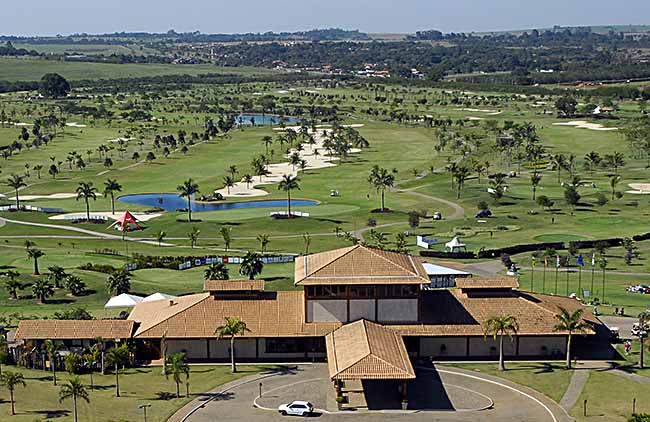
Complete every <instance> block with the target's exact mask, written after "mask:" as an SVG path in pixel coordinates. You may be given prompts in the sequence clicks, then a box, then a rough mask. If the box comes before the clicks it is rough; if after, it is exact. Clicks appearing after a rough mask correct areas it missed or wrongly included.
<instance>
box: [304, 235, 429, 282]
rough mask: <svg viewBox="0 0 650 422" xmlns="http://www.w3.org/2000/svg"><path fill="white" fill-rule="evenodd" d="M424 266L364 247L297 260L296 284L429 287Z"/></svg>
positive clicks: (403, 256)
mask: <svg viewBox="0 0 650 422" xmlns="http://www.w3.org/2000/svg"><path fill="white" fill-rule="evenodd" d="M428 283H430V280H429V278H428V276H427V273H426V271H425V270H424V267H423V266H422V263H421V262H420V261H419V260H417V259H415V258H413V257H412V256H410V255H407V254H401V253H397V252H390V251H384V250H381V249H375V248H370V247H368V246H364V245H355V246H351V247H348V248H343V249H336V250H333V251H327V252H321V253H317V254H312V255H307V256H303V257H298V258H296V261H295V284H296V285H303V286H310V285H312V286H313V285H333V284H339V285H340V284H352V285H355V284H428Z"/></svg>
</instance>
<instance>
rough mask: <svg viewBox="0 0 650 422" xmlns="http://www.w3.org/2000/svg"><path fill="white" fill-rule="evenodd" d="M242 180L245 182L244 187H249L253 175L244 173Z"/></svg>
mask: <svg viewBox="0 0 650 422" xmlns="http://www.w3.org/2000/svg"><path fill="white" fill-rule="evenodd" d="M242 181H243V182H244V183H246V189H250V188H251V183H253V176H251V175H250V174H245V175H244V177H243V178H242Z"/></svg>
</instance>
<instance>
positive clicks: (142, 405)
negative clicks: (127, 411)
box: [138, 403, 151, 422]
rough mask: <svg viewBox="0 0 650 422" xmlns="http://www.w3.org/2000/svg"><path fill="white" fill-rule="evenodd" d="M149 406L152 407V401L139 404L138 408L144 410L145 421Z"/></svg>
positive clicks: (145, 420) (145, 421)
mask: <svg viewBox="0 0 650 422" xmlns="http://www.w3.org/2000/svg"><path fill="white" fill-rule="evenodd" d="M149 407H151V403H147V404H141V405H140V406H138V409H142V410H143V411H144V422H147V408H149Z"/></svg>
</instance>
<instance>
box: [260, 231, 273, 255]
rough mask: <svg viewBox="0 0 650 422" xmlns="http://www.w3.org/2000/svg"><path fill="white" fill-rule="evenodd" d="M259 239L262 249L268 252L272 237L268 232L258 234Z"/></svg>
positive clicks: (263, 251)
mask: <svg viewBox="0 0 650 422" xmlns="http://www.w3.org/2000/svg"><path fill="white" fill-rule="evenodd" d="M257 241H258V242H260V249H261V250H262V253H265V252H266V247H267V246H268V245H269V243H270V242H271V239H270V237H269V235H268V234H258V235H257Z"/></svg>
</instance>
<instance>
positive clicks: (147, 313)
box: [129, 291, 340, 338]
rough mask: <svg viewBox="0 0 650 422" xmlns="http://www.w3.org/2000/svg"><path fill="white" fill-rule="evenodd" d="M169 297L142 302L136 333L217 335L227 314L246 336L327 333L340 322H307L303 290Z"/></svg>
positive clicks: (137, 310)
mask: <svg viewBox="0 0 650 422" xmlns="http://www.w3.org/2000/svg"><path fill="white" fill-rule="evenodd" d="M177 300H178V303H177V304H175V305H171V306H170V304H169V301H165V300H161V301H157V302H149V303H139V304H137V305H136V306H135V308H134V309H133V311H132V312H131V315H130V316H129V319H132V320H135V321H138V322H139V323H140V326H139V328H138V330H137V331H136V333H135V337H140V338H159V337H161V336H162V335H166V336H167V337H169V338H216V337H217V335H216V334H215V330H216V328H217V327H218V326H219V325H222V323H223V321H224V319H225V318H226V317H234V316H237V317H240V318H241V319H242V320H243V321H244V322H245V323H246V325H247V326H248V329H249V330H250V331H249V332H246V334H244V335H243V337H300V336H324V335H325V334H327V333H329V332H330V331H332V330H334V329H336V328H337V327H338V326H340V324H338V323H305V319H304V306H305V305H304V292H302V291H288V292H267V293H262V294H260V295H258V296H256V297H255V298H248V299H227V298H219V297H213V296H211V295H210V294H209V293H202V294H197V295H191V296H184V297H180V298H178V299H177Z"/></svg>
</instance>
